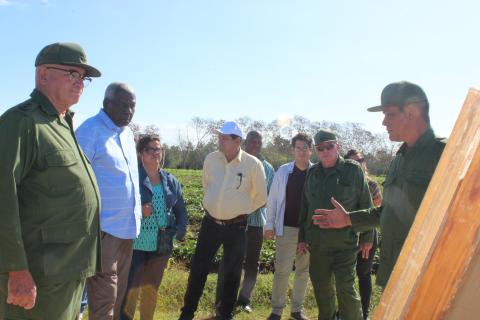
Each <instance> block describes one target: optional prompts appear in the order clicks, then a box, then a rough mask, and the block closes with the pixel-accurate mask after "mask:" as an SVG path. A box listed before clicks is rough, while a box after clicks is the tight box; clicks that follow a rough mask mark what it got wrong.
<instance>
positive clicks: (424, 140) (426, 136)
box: [397, 128, 435, 154]
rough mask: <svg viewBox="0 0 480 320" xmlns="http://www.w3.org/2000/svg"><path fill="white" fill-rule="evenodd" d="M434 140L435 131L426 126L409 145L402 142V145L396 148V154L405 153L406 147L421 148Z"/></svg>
mask: <svg viewBox="0 0 480 320" xmlns="http://www.w3.org/2000/svg"><path fill="white" fill-rule="evenodd" d="M434 141H435V133H434V132H433V129H432V128H428V129H427V130H425V132H424V133H423V134H422V135H421V136H420V138H418V140H417V142H415V144H414V145H413V146H411V147H408V146H407V144H406V143H403V144H402V146H401V147H400V148H399V149H398V151H397V154H405V153H406V152H407V150H408V149H410V150H415V149H423V148H424V147H426V146H428V145H430V144H432V142H434Z"/></svg>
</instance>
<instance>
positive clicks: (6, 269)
mask: <svg viewBox="0 0 480 320" xmlns="http://www.w3.org/2000/svg"><path fill="white" fill-rule="evenodd" d="M35 66H36V73H35V90H33V92H32V94H31V98H30V99H28V100H26V101H24V102H22V103H21V104H19V105H17V106H15V107H13V108H11V109H9V110H7V111H6V112H5V113H4V114H3V115H2V116H1V117H0V136H1V137H2V146H1V152H0V177H1V180H0V203H1V206H0V221H1V223H0V319H39V320H40V319H41V320H47V319H48V320H49V319H52V320H53V319H55V320H60V319H61V320H64V319H65V320H71V319H74V318H75V316H76V315H77V314H78V312H79V306H80V298H81V295H82V291H83V288H84V285H85V278H86V277H89V276H92V275H93V274H94V273H95V272H96V271H97V270H99V267H100V265H99V259H98V258H99V255H98V254H99V252H98V247H99V238H98V229H99V206H100V201H99V193H98V187H97V183H96V180H95V176H94V174H93V170H92V168H91V167H90V165H89V163H88V161H87V159H86V158H85V155H84V154H83V152H82V150H81V149H80V147H79V145H78V143H77V141H76V139H75V136H74V132H73V126H72V116H73V113H72V112H70V111H69V108H70V107H71V106H72V105H74V104H76V103H77V102H78V100H79V99H80V96H81V94H82V92H83V89H84V85H85V84H84V83H85V82H89V81H91V78H90V77H99V76H100V72H99V71H98V70H97V69H95V68H93V67H91V66H89V65H88V64H87V58H86V55H85V52H84V51H83V49H82V48H81V47H80V46H79V45H77V44H74V43H54V44H51V45H48V46H46V47H45V48H43V49H42V50H41V51H40V53H39V54H38V56H37V59H36V61H35Z"/></svg>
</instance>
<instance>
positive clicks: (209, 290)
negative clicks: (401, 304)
mask: <svg viewBox="0 0 480 320" xmlns="http://www.w3.org/2000/svg"><path fill="white" fill-rule="evenodd" d="M187 279H188V271H186V270H182V269H181V268H178V266H177V265H175V264H174V263H171V264H170V265H169V267H168V270H166V271H165V274H164V278H163V281H162V284H161V286H160V289H159V293H158V300H157V308H156V312H155V319H158V320H160V319H162V320H163V319H178V316H179V314H180V309H181V308H182V306H183V295H184V294H185V291H186V287H187ZM272 279H273V274H271V273H270V274H260V275H259V276H258V280H257V284H256V286H255V291H254V294H253V297H252V307H253V313H251V314H247V313H244V312H241V313H238V314H237V315H236V316H235V319H238V320H244V319H252V320H253V319H266V318H267V317H268V315H269V314H270V311H271V309H270V292H271V289H272ZM216 281H217V275H216V274H210V275H209V276H208V279H207V283H206V285H205V289H204V291H203V295H202V298H201V299H200V304H199V308H198V311H197V313H196V317H195V319H208V318H210V317H212V316H213V315H214V300H215V286H216ZM292 282H293V275H292V277H291V278H290V288H291V284H292ZM288 294H289V295H290V289H289V293H288ZM379 298H380V289H379V287H377V286H375V287H374V292H373V295H372V308H373V307H374V306H376V305H377V304H378V301H379ZM304 307H305V313H306V314H307V315H308V316H309V317H310V318H312V319H314V318H316V316H317V306H316V303H315V299H314V296H313V291H312V286H311V284H310V283H309V285H308V289H307V295H306V299H305V304H304ZM289 314H290V309H289V300H288V298H287V307H286V308H285V310H284V313H283V318H282V319H288V315H289ZM135 319H140V316H139V314H138V312H137V314H136V317H135Z"/></svg>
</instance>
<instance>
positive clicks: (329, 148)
mask: <svg viewBox="0 0 480 320" xmlns="http://www.w3.org/2000/svg"><path fill="white" fill-rule="evenodd" d="M335 146H336V144H335V143H331V144H327V145H326V146H325V147H320V146H315V149H317V151H318V152H323V151H330V150H332V149H333V148H335Z"/></svg>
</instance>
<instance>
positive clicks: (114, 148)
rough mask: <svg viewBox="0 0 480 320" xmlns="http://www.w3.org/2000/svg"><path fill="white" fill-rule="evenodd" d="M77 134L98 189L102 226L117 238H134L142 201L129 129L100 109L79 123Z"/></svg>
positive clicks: (138, 228) (134, 151)
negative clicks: (117, 124)
mask: <svg viewBox="0 0 480 320" xmlns="http://www.w3.org/2000/svg"><path fill="white" fill-rule="evenodd" d="M76 136H77V140H78V143H79V144H80V146H81V147H82V149H83V151H84V152H85V155H86V156H87V158H88V159H89V160H90V162H91V164H92V168H93V171H94V172H95V176H96V178H97V183H98V187H99V189H100V197H101V211H100V228H101V230H102V231H104V232H106V233H109V234H111V235H112V236H115V237H117V238H120V239H135V238H136V237H137V236H138V234H139V233H140V219H141V202H140V193H139V192H140V191H139V190H140V189H139V186H138V180H139V179H138V166H137V153H136V150H135V141H134V138H133V133H132V131H131V130H130V128H128V127H117V126H116V125H115V123H114V122H113V121H112V120H111V119H110V117H109V116H108V115H107V114H106V113H105V111H103V109H101V110H100V112H99V113H98V114H97V115H95V116H93V117H91V118H89V119H87V120H85V122H84V123H82V124H81V125H80V126H79V127H78V129H77V130H76Z"/></svg>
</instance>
